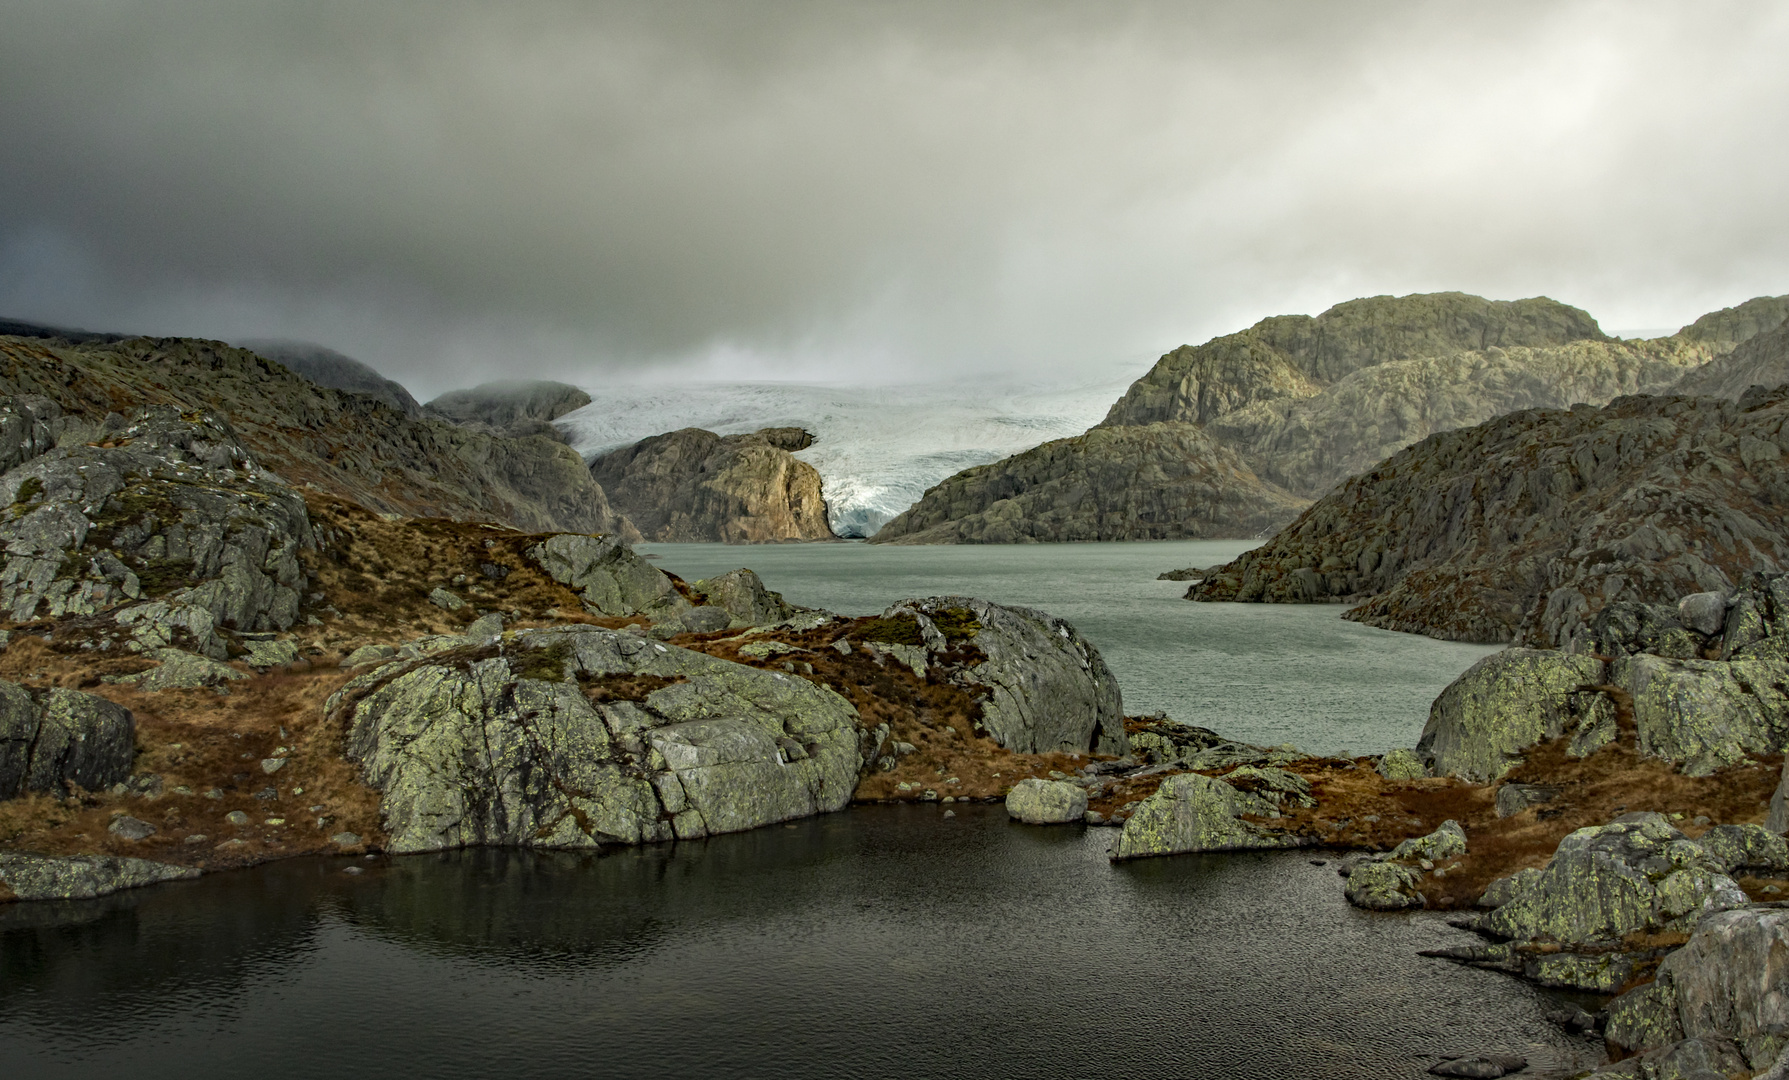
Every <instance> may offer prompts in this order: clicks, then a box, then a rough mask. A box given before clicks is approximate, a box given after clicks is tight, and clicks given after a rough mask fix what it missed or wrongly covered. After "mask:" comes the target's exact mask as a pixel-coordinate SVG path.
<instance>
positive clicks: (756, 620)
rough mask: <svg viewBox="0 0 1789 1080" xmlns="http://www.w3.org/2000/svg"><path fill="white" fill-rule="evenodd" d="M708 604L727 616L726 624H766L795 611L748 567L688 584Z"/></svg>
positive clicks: (777, 620)
mask: <svg viewBox="0 0 1789 1080" xmlns="http://www.w3.org/2000/svg"><path fill="white" fill-rule="evenodd" d="M690 589H691V590H692V591H693V592H696V593H698V594H700V595H701V596H702V598H703V601H704V602H705V603H706V604H708V605H709V606H710V607H717V608H720V609H721V610H722V611H724V612H726V613H727V615H728V616H729V622H728V624H727V625H729V626H768V625H770V624H771V623H778V622H782V621H783V620H784V619H787V618H790V617H791V616H793V615H794V614H795V611H796V608H795V605H793V604H791V603H789V602H788V601H787V600H784V599H783V594H782V593H777V592H771V591H770V590H769V589H766V588H765V587H764V582H763V581H761V580H759V578H758V575H757V574H755V573H753V572H752V571H750V570H745V569H740V570H729V571H727V572H726V573H724V574H716V575H715V576H714V577H711V578H703V579H701V580H700V581H696V582H693V583H692V584H691V585H690Z"/></svg>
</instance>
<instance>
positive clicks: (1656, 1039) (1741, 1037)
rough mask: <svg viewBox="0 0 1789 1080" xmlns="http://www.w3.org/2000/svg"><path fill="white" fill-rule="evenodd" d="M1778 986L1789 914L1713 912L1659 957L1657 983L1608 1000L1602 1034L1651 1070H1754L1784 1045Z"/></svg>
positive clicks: (1787, 1024)
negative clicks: (1703, 1062)
mask: <svg viewBox="0 0 1789 1080" xmlns="http://www.w3.org/2000/svg"><path fill="white" fill-rule="evenodd" d="M1785 987H1789V910H1784V908H1783V907H1782V906H1781V905H1777V904H1761V905H1757V906H1754V907H1745V908H1740V909H1737V910H1732V911H1720V912H1716V913H1714V914H1711V915H1709V916H1707V917H1706V918H1703V919H1702V920H1701V921H1700V922H1699V923H1698V924H1697V926H1696V929H1695V933H1693V934H1691V935H1690V940H1689V941H1688V942H1687V943H1686V944H1685V945H1684V946H1683V947H1682V948H1680V949H1678V950H1677V951H1676V952H1674V953H1672V954H1671V955H1670V956H1667V957H1666V958H1665V959H1664V962H1663V963H1661V964H1660V965H1659V970H1658V976H1657V978H1655V979H1654V980H1653V981H1652V982H1650V983H1647V984H1646V985H1644V986H1640V987H1637V988H1636V989H1633V990H1630V991H1628V992H1627V993H1625V994H1623V995H1621V996H1620V997H1618V998H1616V999H1615V1000H1614V1001H1612V1002H1610V1003H1609V1021H1608V1025H1607V1027H1606V1029H1605V1032H1604V1034H1605V1037H1606V1038H1607V1039H1608V1040H1609V1042H1610V1043H1612V1044H1613V1045H1615V1046H1617V1047H1619V1048H1621V1049H1622V1050H1624V1051H1626V1052H1628V1053H1636V1052H1639V1053H1642V1054H1643V1057H1642V1060H1643V1061H1644V1062H1646V1063H1648V1064H1652V1065H1654V1066H1655V1067H1657V1066H1658V1065H1659V1064H1660V1063H1662V1062H1663V1061H1664V1060H1667V1059H1678V1060H1681V1059H1684V1058H1688V1057H1691V1056H1692V1055H1693V1056H1695V1057H1701V1058H1705V1059H1713V1060H1714V1061H1715V1062H1717V1063H1718V1066H1717V1072H1718V1075H1723V1076H1726V1075H1732V1074H1733V1073H1734V1072H1745V1073H1747V1074H1750V1073H1752V1072H1754V1071H1758V1072H1761V1071H1763V1070H1765V1069H1768V1068H1770V1066H1771V1065H1772V1064H1773V1063H1775V1062H1776V1061H1777V1058H1778V1056H1779V1055H1781V1054H1782V1053H1783V1052H1784V1050H1785V1049H1786V1048H1789V993H1786V992H1785ZM1686 1043H1690V1044H1692V1045H1687V1046H1686V1045H1685V1044H1686ZM1609 1074H1610V1075H1621V1074H1620V1073H1615V1072H1613V1071H1611V1072H1610V1073H1609ZM1628 1075H1646V1074H1642V1073H1637V1072H1636V1073H1629V1074H1628ZM1672 1075H1685V1076H1690V1075H1695V1074H1694V1073H1690V1072H1688V1071H1684V1072H1681V1073H1676V1074H1672Z"/></svg>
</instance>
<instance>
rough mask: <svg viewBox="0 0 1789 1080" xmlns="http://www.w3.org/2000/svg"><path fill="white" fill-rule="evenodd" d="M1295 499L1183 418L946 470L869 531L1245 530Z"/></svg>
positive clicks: (1097, 432) (1014, 539)
mask: <svg viewBox="0 0 1789 1080" xmlns="http://www.w3.org/2000/svg"><path fill="white" fill-rule="evenodd" d="M1305 505H1307V504H1306V501H1305V500H1303V499H1300V498H1298V497H1296V496H1294V495H1291V494H1288V493H1287V492H1285V491H1282V490H1281V489H1279V488H1277V487H1275V486H1274V485H1272V484H1270V483H1266V482H1264V481H1262V480H1261V479H1260V478H1259V477H1257V476H1256V475H1255V474H1254V473H1253V472H1251V471H1249V468H1248V466H1247V465H1244V464H1243V463H1242V461H1241V460H1240V459H1239V458H1238V457H1237V456H1236V454H1234V453H1233V452H1231V451H1230V450H1228V449H1226V448H1225V447H1223V446H1222V445H1220V444H1219V443H1217V442H1216V441H1214V440H1213V439H1212V438H1211V437H1210V436H1209V435H1207V434H1206V433H1205V432H1203V431H1201V430H1200V429H1199V428H1197V427H1195V426H1194V425H1192V424H1186V423H1158V424H1149V425H1146V426H1142V427H1121V428H1094V429H1093V430H1091V431H1089V432H1087V433H1086V434H1085V435H1077V436H1075V437H1074V438H1070V439H1058V440H1056V441H1054V442H1048V443H1045V444H1043V445H1042V446H1039V447H1037V448H1035V449H1033V450H1028V451H1026V452H1025V453H1023V454H1018V455H1016V456H1014V457H1010V458H1007V459H1005V460H1004V461H997V462H995V463H993V464H991V465H983V466H980V467H978V468H974V469H967V470H964V471H963V472H960V473H958V474H956V475H955V476H953V477H950V478H949V479H948V480H945V481H944V482H943V483H941V484H939V485H937V486H936V487H934V488H932V489H931V490H930V491H927V492H926V493H925V496H924V497H923V498H921V499H920V500H919V502H917V503H915V504H914V505H913V507H912V508H911V509H909V510H908V511H907V512H906V513H904V514H902V515H900V516H899V517H897V518H895V519H894V520H893V521H890V522H889V523H888V524H887V525H884V526H883V527H882V529H881V531H880V532H878V533H877V534H876V536H875V540H874V542H876V543H897V544H1019V543H1036V542H1040V541H1063V540H1172V539H1187V538H1235V537H1250V536H1259V535H1262V534H1263V533H1264V532H1266V531H1268V530H1271V529H1273V528H1275V527H1277V526H1278V525H1280V524H1282V523H1284V522H1286V521H1288V520H1290V519H1291V518H1292V517H1293V516H1294V515H1296V514H1297V513H1298V511H1299V510H1300V509H1302V508H1303V507H1304V506H1305Z"/></svg>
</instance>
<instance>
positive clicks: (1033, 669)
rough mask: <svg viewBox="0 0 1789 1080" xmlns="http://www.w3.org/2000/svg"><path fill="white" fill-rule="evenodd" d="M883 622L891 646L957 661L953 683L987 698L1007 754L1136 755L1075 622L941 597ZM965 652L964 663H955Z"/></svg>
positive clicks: (1108, 677) (909, 604)
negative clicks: (1092, 753) (1132, 753)
mask: <svg viewBox="0 0 1789 1080" xmlns="http://www.w3.org/2000/svg"><path fill="white" fill-rule="evenodd" d="M881 622H882V626H881V627H879V628H878V630H877V631H876V632H877V633H879V634H880V635H881V636H882V637H884V638H887V639H889V640H887V641H885V642H882V643H883V644H890V645H897V646H899V645H905V646H908V647H914V648H924V649H925V650H926V651H927V652H929V653H933V654H943V655H944V656H946V657H947V658H952V659H951V660H948V661H947V667H948V668H949V670H950V671H951V675H950V678H951V679H952V681H954V682H957V683H959V684H960V685H963V686H966V687H971V688H974V689H975V690H977V691H978V692H979V693H981V694H983V695H985V696H984V697H983V700H982V715H981V724H982V727H983V728H985V729H986V730H987V733H988V735H989V737H991V738H992V739H994V741H996V742H998V743H999V744H1000V745H1001V746H1004V747H1005V748H1007V749H1008V750H1011V751H1013V752H1014V753H1019V754H1047V753H1052V752H1056V751H1062V752H1080V753H1087V752H1089V751H1091V752H1094V753H1099V754H1124V753H1126V752H1128V751H1129V749H1130V743H1129V740H1128V739H1127V737H1126V735H1125V731H1124V700H1123V696H1122V695H1121V694H1120V692H1119V689H1118V680H1117V679H1116V678H1114V677H1113V675H1112V672H1111V669H1110V668H1108V667H1106V661H1105V659H1104V658H1103V657H1101V656H1100V653H1099V650H1098V649H1097V648H1095V647H1094V646H1093V643H1092V642H1090V641H1088V640H1087V639H1085V638H1083V637H1082V636H1081V634H1080V632H1079V631H1077V630H1076V629H1075V628H1074V627H1073V626H1072V625H1070V624H1069V623H1068V622H1067V621H1065V620H1063V619H1058V618H1056V617H1054V616H1052V615H1049V614H1047V613H1045V612H1042V611H1037V610H1035V609H1033V608H1022V607H1009V606H1007V605H1004V604H995V603H991V602H989V601H987V600H978V599H976V598H974V597H968V596H933V597H927V598H925V599H920V600H903V601H902V602H900V603H899V604H896V605H894V606H893V607H890V608H889V609H888V610H887V611H885V612H883V613H882V619H881ZM909 627H911V629H909ZM897 638H899V639H902V640H893V639H897ZM871 643H872V644H874V643H876V641H875V639H872V642H871ZM959 650H962V651H963V652H964V653H966V659H962V660H960V661H956V660H955V654H957V653H958V651H959Z"/></svg>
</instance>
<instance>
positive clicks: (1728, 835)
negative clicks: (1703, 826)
mask: <svg viewBox="0 0 1789 1080" xmlns="http://www.w3.org/2000/svg"><path fill="white" fill-rule="evenodd" d="M1696 843H1698V844H1700V845H1702V847H1703V848H1704V849H1705V850H1706V851H1707V852H1708V853H1709V854H1710V855H1713V856H1714V857H1715V861H1716V862H1718V863H1719V864H1720V866H1721V871H1722V872H1723V873H1728V874H1731V873H1732V872H1733V871H1735V870H1741V869H1744V870H1766V871H1771V872H1781V871H1784V870H1789V843H1786V842H1785V841H1784V840H1783V838H1782V836H1780V835H1779V834H1777V833H1773V832H1771V831H1770V830H1769V829H1766V828H1764V827H1763V826H1760V825H1716V826H1715V827H1714V828H1712V829H1710V830H1708V831H1707V832H1705V833H1703V834H1702V835H1701V836H1698V837H1697V838H1696Z"/></svg>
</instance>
